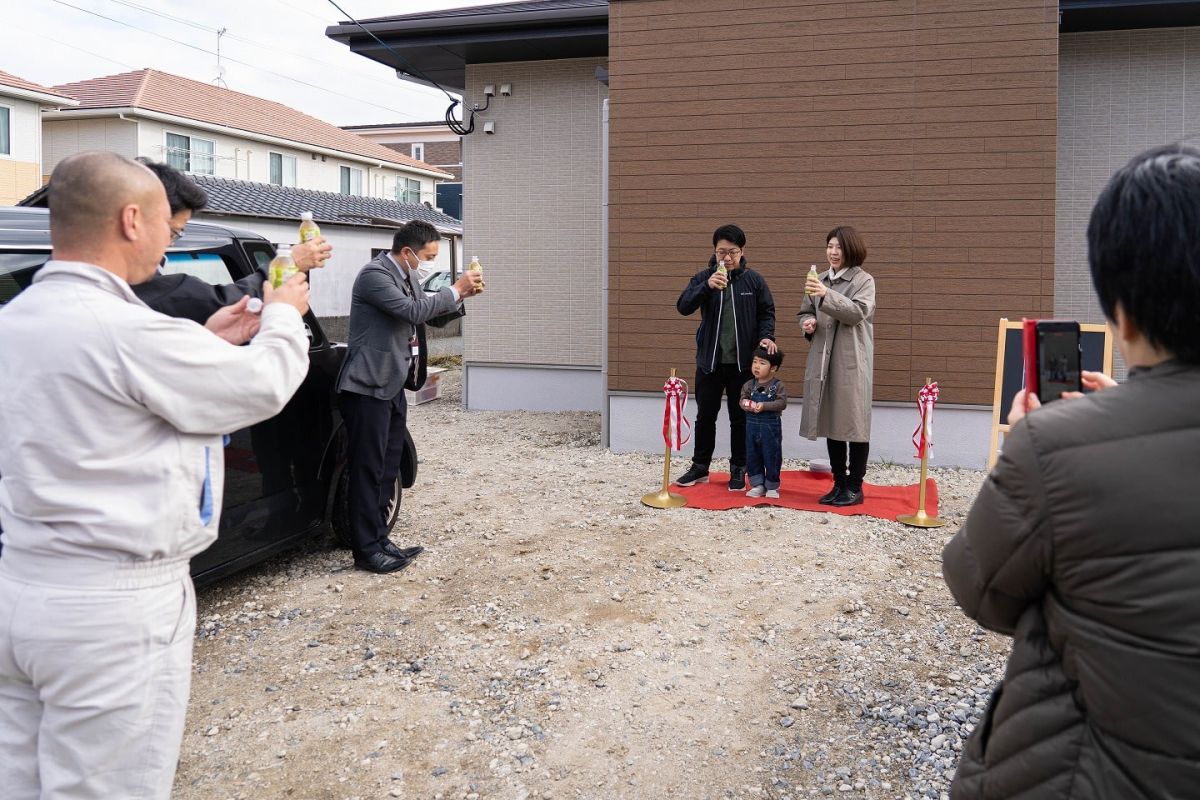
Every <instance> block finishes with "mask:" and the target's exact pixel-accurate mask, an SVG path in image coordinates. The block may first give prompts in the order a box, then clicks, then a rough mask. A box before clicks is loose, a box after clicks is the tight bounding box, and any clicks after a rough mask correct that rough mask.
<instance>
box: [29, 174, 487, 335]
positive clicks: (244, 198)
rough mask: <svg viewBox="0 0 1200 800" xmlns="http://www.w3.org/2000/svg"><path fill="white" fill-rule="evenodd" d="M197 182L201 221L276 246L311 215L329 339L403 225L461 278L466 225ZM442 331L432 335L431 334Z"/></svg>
mask: <svg viewBox="0 0 1200 800" xmlns="http://www.w3.org/2000/svg"><path fill="white" fill-rule="evenodd" d="M191 179H192V180H193V181H195V183H196V184H197V185H198V186H199V187H200V188H202V189H203V190H204V191H205V193H206V194H207V195H208V205H207V206H206V207H205V208H204V210H203V211H201V212H199V213H198V214H196V215H195V219H197V220H201V221H212V222H220V223H222V224H225V225H232V226H234V227H239V228H246V229H247V230H251V231H254V232H255V233H257V234H259V235H260V236H263V237H265V238H267V239H268V240H270V241H271V242H273V243H274V244H276V245H280V244H295V242H296V240H297V236H298V233H299V226H300V215H301V214H302V213H304V212H305V211H311V212H312V215H313V220H314V221H315V222H316V223H317V224H318V225H319V226H320V228H321V235H322V236H324V237H325V238H326V239H328V240H329V242H330V243H331V244H332V245H333V257H332V258H330V259H329V261H328V262H326V264H325V266H324V267H322V268H321V269H320V270H318V271H316V272H313V273H311V274H310V276H309V277H310V281H309V283H310V285H311V287H312V307H313V310H314V313H315V314H316V315H317V316H318V317H320V318H321V319H322V320H323V321H325V322H327V323H329V324H327V325H326V328H327V330H326V333H328V334H329V336H330V337H331V338H333V339H344V338H345V323H346V322H347V321H348V319H349V316H350V293H351V289H352V287H353V285H354V279H355V277H357V275H358V270H359V268H361V267H362V266H363V265H364V264H366V263H367V262H368V261H370V260H371V259H372V258H374V257H375V256H376V255H377V254H378V253H379V252H380V251H382V250H390V249H391V246H392V238H393V235H394V234H395V232H396V229H397V228H399V227H400V226H401V225H403V224H404V223H406V222H410V221H411V220H414V219H419V220H423V221H425V222H428V223H430V224H431V225H433V226H434V227H435V228H436V229H437V230H438V232H439V233H441V234H442V237H443V238H442V245H441V247H440V248H439V250H438V257H437V259H436V261H435V263H436V264H437V266H438V267H439V268H440V269H444V270H446V271H448V272H449V273H450V274H451V275H452V276H457V275H458V274H459V273H460V272H461V271H462V265H463V259H462V225H461V224H460V223H459V221H458V220H456V219H454V218H453V217H449V216H446V215H445V214H442V213H439V212H437V211H434V210H433V209H431V208H428V207H427V206H425V205H413V204H409V203H397V202H396V201H394V200H387V199H384V198H378V197H357V196H353V195H344V194H341V193H335V192H314V191H309V190H307V189H292V188H289V187H285V186H272V185H271V184H269V183H252V182H250V181H238V180H231V179H229V178H218V177H215V176H212V175H192V176H191ZM46 198H47V190H46V188H45V187H43V188H39V189H38V190H37V191H35V192H33V193H32V194H30V195H29V196H28V197H26V198H24V199H23V200H21V202H20V203H19V204H18V205H23V206H34V207H41V208H44V207H45V206H46ZM443 330H445V329H442V330H437V331H435V330H433V329H431V330H430V335H438V334H439V333H442V332H443Z"/></svg>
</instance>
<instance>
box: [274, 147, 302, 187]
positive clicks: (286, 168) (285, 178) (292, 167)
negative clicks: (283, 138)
mask: <svg viewBox="0 0 1200 800" xmlns="http://www.w3.org/2000/svg"><path fill="white" fill-rule="evenodd" d="M268 157H269V158H270V159H271V183H273V184H275V185H276V186H292V187H295V185H296V157H295V156H285V155H284V154H283V153H269V154H268Z"/></svg>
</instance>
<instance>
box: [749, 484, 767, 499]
mask: <svg viewBox="0 0 1200 800" xmlns="http://www.w3.org/2000/svg"><path fill="white" fill-rule="evenodd" d="M766 491H767V490H766V489H764V488H763V487H761V486H751V487H750V491H748V492H746V497H762V496H763V495H764V494H766Z"/></svg>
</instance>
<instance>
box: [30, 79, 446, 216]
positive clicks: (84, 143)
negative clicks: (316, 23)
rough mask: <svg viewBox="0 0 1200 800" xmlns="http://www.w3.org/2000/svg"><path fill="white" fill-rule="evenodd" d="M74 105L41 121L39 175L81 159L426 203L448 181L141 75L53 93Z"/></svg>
mask: <svg viewBox="0 0 1200 800" xmlns="http://www.w3.org/2000/svg"><path fill="white" fill-rule="evenodd" d="M54 91H56V92H58V93H60V94H64V95H67V96H69V97H73V98H75V99H76V100H78V104H77V105H75V106H74V107H72V108H69V109H63V110H59V111H52V112H48V113H46V114H44V115H43V118H42V128H43V135H44V140H45V165H44V168H43V171H44V173H47V174H48V173H49V172H50V171H51V170H53V169H54V166H55V165H56V164H57V163H58V162H59V161H61V160H62V159H63V158H65V157H67V156H69V155H72V154H73V153H78V152H80V151H83V150H92V149H103V150H112V151H114V152H117V153H120V154H122V155H125V156H129V157H135V156H146V157H148V158H152V159H154V160H156V161H165V162H166V163H168V164H170V165H171V166H173V167H176V168H177V169H181V170H183V171H184V172H188V173H191V174H193V175H212V176H215V177H220V178H231V179H234V180H245V181H255V182H261V183H269V184H274V185H277V186H282V187H288V188H298V189H311V190H314V191H323V192H336V193H340V194H344V195H357V196H364V197H380V198H387V199H390V200H396V201H403V202H407V203H425V202H428V203H429V204H430V205H432V204H433V202H434V200H435V198H436V192H435V189H434V186H435V184H436V183H437V182H438V181H443V180H451V179H453V178H454V176H453V175H452V174H450V173H448V172H445V171H443V170H440V169H437V168H435V167H433V166H430V165H429V164H427V163H425V162H423V161H421V160H419V159H415V158H412V157H411V156H408V155H405V154H402V153H399V152H397V151H395V150H390V149H388V148H386V147H383V146H382V145H379V144H376V143H375V142H371V141H368V140H366V139H364V138H362V137H361V136H358V135H356V134H353V133H349V132H347V131H344V130H342V129H341V128H339V127H337V126H336V125H331V124H329V123H328V122H324V121H323V120H319V119H317V118H316V117H312V116H309V115H308V114H305V113H302V112H300V111H297V110H296V109H294V108H289V107H288V106H285V105H283V104H281V103H275V102H272V101H270V100H264V99H262V98H260V97H254V96H252V95H248V94H242V93H241V92H234V91H231V90H229V89H223V88H220V87H217V86H213V85H212V84H208V83H201V82H199V81H193V80H189V79H188V78H182V77H180V76H178V75H172V74H170V73H167V72H160V71H158V70H153V69H142V70H138V71H136V72H126V73H122V74H120V75H108V76H105V77H102V78H93V79H91V80H86V81H79V82H76V83H68V84H63V85H62V86H57V87H55V89H54Z"/></svg>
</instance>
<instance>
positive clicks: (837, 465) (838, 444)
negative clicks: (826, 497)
mask: <svg viewBox="0 0 1200 800" xmlns="http://www.w3.org/2000/svg"><path fill="white" fill-rule="evenodd" d="M848 444H849V445H850V467H849V475H847V474H846V472H847V470H846V445H847V442H843V441H842V440H841V439H826V440H825V449H826V450H828V451H829V466H830V467H831V468H832V469H833V480H834V483H836V484H837V485H838V486H849V487H850V488H851V489H853V490H854V491H856V492H861V491H862V485H863V478H865V477H866V475H867V453H868V451H870V449H871V443H870V442H849V443H848Z"/></svg>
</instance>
